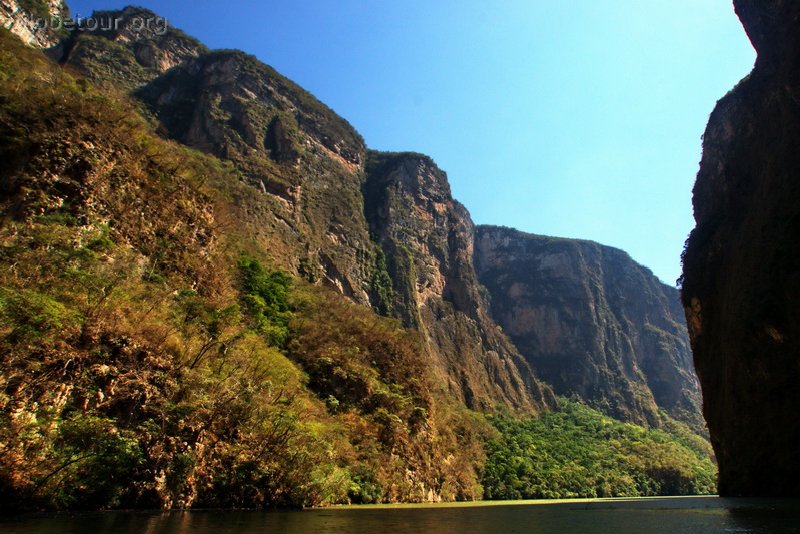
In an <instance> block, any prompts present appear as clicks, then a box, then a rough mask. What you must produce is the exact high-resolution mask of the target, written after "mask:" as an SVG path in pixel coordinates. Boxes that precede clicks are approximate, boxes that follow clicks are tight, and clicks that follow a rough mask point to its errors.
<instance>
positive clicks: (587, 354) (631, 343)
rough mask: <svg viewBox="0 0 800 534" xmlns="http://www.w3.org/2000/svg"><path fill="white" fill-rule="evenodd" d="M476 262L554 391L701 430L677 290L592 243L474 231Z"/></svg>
mask: <svg viewBox="0 0 800 534" xmlns="http://www.w3.org/2000/svg"><path fill="white" fill-rule="evenodd" d="M476 235H477V237H476V243H475V265H476V269H477V272H478V276H479V278H480V280H481V282H482V283H483V284H484V286H486V288H487V290H488V292H489V295H490V298H491V313H492V317H493V318H494V319H495V321H497V323H498V324H500V325H501V326H502V327H503V330H504V331H505V332H506V333H507V334H508V336H509V337H510V338H511V340H512V341H513V342H514V344H515V345H516V346H517V347H518V348H519V350H520V352H521V353H522V355H523V356H524V357H525V359H526V360H527V361H528V363H529V364H530V365H531V367H532V368H533V370H534V372H535V373H536V374H537V376H539V377H540V378H541V379H542V380H544V381H545V382H547V383H549V384H551V385H552V386H553V389H554V390H555V392H556V393H558V394H560V395H566V396H573V395H574V396H578V397H579V398H581V399H583V400H584V401H586V402H588V403H589V404H590V405H592V406H593V407H595V408H598V409H600V410H602V411H604V412H605V413H607V414H609V415H611V416H614V417H617V418H619V419H622V420H625V421H631V422H634V423H639V424H646V425H651V426H659V425H660V416H659V413H658V411H659V408H661V409H664V410H665V411H666V412H667V413H668V414H670V415H671V416H673V417H675V418H677V419H680V420H683V421H685V422H687V423H689V424H690V425H691V426H692V427H693V428H694V429H695V430H697V431H701V432H702V429H703V422H702V417H701V415H700V392H699V385H698V383H697V379H696V377H695V375H694V372H693V370H692V361H691V353H690V350H689V340H688V336H687V334H686V324H685V323H684V320H683V314H682V310H681V308H680V299H679V296H678V292H677V290H676V289H675V288H673V287H669V286H667V285H665V284H663V283H661V282H660V281H659V280H658V279H657V278H656V277H655V276H653V274H652V273H651V272H650V271H649V270H648V269H646V268H645V267H642V266H641V265H639V264H637V263H636V262H634V261H633V260H632V259H631V258H630V256H628V255H627V254H626V253H625V252H623V251H621V250H618V249H615V248H611V247H606V246H603V245H599V244H597V243H594V242H591V241H581V240H576V239H561V238H554V237H546V236H540V235H532V234H526V233H524V232H520V231H517V230H513V229H510V228H499V227H493V226H478V229H477V234H476Z"/></svg>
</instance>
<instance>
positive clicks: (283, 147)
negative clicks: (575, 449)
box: [63, 8, 553, 412]
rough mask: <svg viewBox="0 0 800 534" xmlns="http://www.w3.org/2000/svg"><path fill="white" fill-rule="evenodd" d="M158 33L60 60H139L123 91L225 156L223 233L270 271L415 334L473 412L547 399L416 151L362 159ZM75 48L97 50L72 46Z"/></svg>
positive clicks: (296, 91)
mask: <svg viewBox="0 0 800 534" xmlns="http://www.w3.org/2000/svg"><path fill="white" fill-rule="evenodd" d="M134 14H136V16H143V15H142V12H141V10H132V9H131V8H127V9H126V10H124V11H122V12H106V13H104V14H103V15H102V16H104V17H111V18H113V19H122V20H127V19H128V18H130V17H131V16H134ZM145 14H146V13H145ZM95 16H96V17H100V15H98V14H95ZM147 16H153V15H152V14H150V15H147ZM170 31H171V32H173V33H174V34H175V35H178V36H181V38H182V39H183V40H182V41H180V42H181V43H184V44H183V45H181V46H178V47H176V45H175V44H174V43H175V39H167V38H166V37H162V38H161V40H158V39H154V37H153V36H152V35H149V34H140V33H135V32H130V31H120V32H116V33H114V32H105V33H101V34H97V35H91V36H88V37H86V36H80V37H79V40H78V41H76V43H77V44H75V45H73V46H71V48H69V49H68V51H67V52H66V53H65V54H64V56H63V61H65V62H67V63H69V64H70V65H72V66H74V67H76V68H78V69H79V70H81V71H82V72H84V73H85V74H86V75H88V76H89V77H91V78H92V79H94V80H96V81H100V82H103V81H115V80H116V79H117V78H115V76H117V75H114V74H111V75H106V74H105V73H106V71H107V70H108V68H107V65H106V61H108V64H109V65H116V63H118V58H117V57H116V56H115V54H121V55H123V56H125V57H126V58H127V61H128V64H133V63H135V64H136V65H139V67H143V69H138V70H137V69H132V70H131V72H133V73H134V75H126V76H125V80H126V83H127V85H124V86H125V87H127V88H128V89H130V90H131V92H132V94H133V95H135V96H136V97H138V98H139V99H141V100H142V101H143V102H144V103H145V104H146V105H147V106H148V107H149V109H150V110H151V111H152V113H153V114H154V115H155V116H156V117H157V118H158V120H159V121H160V123H161V125H162V127H163V133H164V134H165V135H167V136H169V137H171V138H172V139H175V140H177V141H179V142H181V143H184V144H186V145H188V146H190V147H192V148H196V149H199V150H202V151H204V152H207V153H210V154H213V155H215V156H217V157H219V158H221V159H223V160H226V161H228V162H230V164H232V166H233V167H234V168H235V169H236V171H237V172H238V173H239V174H240V175H241V177H242V180H243V181H245V182H246V183H248V184H250V185H251V186H252V189H251V191H250V193H251V194H249V195H246V196H241V197H239V198H236V199H234V203H233V204H234V205H235V206H236V208H237V210H238V213H239V220H240V225H239V228H237V229H235V230H234V231H239V232H241V233H242V234H243V235H245V236H247V239H250V240H253V241H254V242H256V243H258V244H260V245H261V246H264V247H265V248H267V249H268V250H269V251H270V253H271V254H272V256H273V257H274V258H275V261H276V262H277V263H278V265H280V266H281V267H282V268H284V269H286V270H288V271H290V272H292V273H296V274H299V275H302V276H304V277H306V278H307V279H309V280H311V281H313V282H319V283H322V284H324V285H327V286H330V287H333V288H335V289H336V290H337V291H339V292H340V293H342V294H344V295H345V296H347V297H349V298H351V299H352V300H354V301H356V302H358V303H361V304H365V305H370V306H371V307H373V308H374V309H375V310H377V311H379V312H380V313H383V314H385V315H390V316H397V317H398V318H401V319H402V320H403V321H404V322H405V324H406V325H408V326H413V327H414V328H417V329H419V330H420V331H421V332H422V333H423V337H424V339H425V340H426V342H427V346H426V350H427V351H428V352H429V353H430V354H429V355H430V357H431V358H432V361H433V362H434V364H435V368H436V372H437V375H438V377H439V379H440V381H439V382H440V384H441V386H442V387H443V388H445V389H447V390H448V391H450V392H451V393H453V394H454V395H455V396H456V398H459V399H461V400H462V401H463V402H464V403H465V404H466V405H468V406H470V407H474V408H478V409H489V408H492V407H495V406H507V407H511V408H513V409H521V410H523V411H527V412H533V411H536V410H537V409H539V408H542V407H544V406H546V405H549V404H552V401H553V399H552V393H551V392H550V390H549V389H548V388H544V387H542V386H541V385H540V384H539V382H538V381H537V380H536V378H535V377H534V376H533V374H532V373H531V371H530V369H529V368H528V366H527V364H526V363H525V362H524V360H523V359H522V358H521V357H520V356H519V353H518V352H517V351H516V349H515V348H514V347H513V345H512V344H511V343H510V342H509V340H508V339H507V338H506V337H505V336H504V335H503V334H502V333H501V332H499V331H498V329H497V327H496V325H495V323H494V322H493V321H492V320H491V319H490V318H489V317H488V315H487V313H486V305H485V303H484V301H483V300H482V297H481V295H480V291H479V284H478V282H477V278H476V276H475V273H474V269H473V267H472V249H471V247H472V239H473V227H472V222H471V221H470V219H469V214H468V213H467V211H466V210H465V209H464V208H463V206H461V205H460V204H458V203H456V202H455V201H454V200H453V199H452V197H451V195H450V189H449V185H448V183H447V179H446V177H445V175H444V173H443V172H442V171H441V170H439V169H438V168H437V167H436V166H435V165H434V164H433V162H432V161H431V160H430V159H429V158H426V157H419V156H407V155H392V154H388V155H385V154H380V153H377V152H370V153H369V156H368V155H367V154H368V152H367V149H366V146H365V144H364V141H363V139H362V138H361V136H360V135H359V134H358V132H356V131H355V130H354V129H353V127H352V126H351V125H350V124H348V123H347V121H345V120H344V119H343V118H341V117H339V116H338V115H337V114H336V113H334V112H333V111H332V110H331V109H329V108H328V107H327V106H325V105H324V104H323V103H321V102H319V101H318V100H317V99H316V98H314V97H313V96H312V95H310V94H309V93H308V92H306V91H305V90H303V89H302V88H301V87H299V86H298V85H296V84H295V83H293V82H292V81H290V80H288V79H286V78H285V77H283V76H282V75H280V74H279V73H278V72H276V71H275V70H274V69H272V68H271V67H269V66H267V65H264V64H263V63H261V62H259V61H258V60H257V59H256V58H254V57H252V56H249V55H247V54H244V53H242V52H238V51H212V52H207V51H205V50H204V49H202V48H200V47H199V45H197V46H195V45H192V46H189V44H187V43H191V42H192V41H189V40H188V39H190V38H185V37H183V34H180V33H178V32H177V30H174V29H173V30H170ZM89 44H91V46H92V47H93V48H92V50H96V51H99V53H96V54H93V55H87V54H86V53H83V54H81V53H80V51H81V47H84V48H85V47H87V46H88V45H89ZM144 45H147V46H150V47H151V49H150V52H149V53H148V54H149V56H148V57H150V56H153V57H170V58H174V59H173V60H171V61H169V62H167V64H165V67H167V69H166V70H164V71H163V72H161V70H159V68H154V67H150V66H148V64H142V61H141V58H140V57H139V55H137V53H136V51H137V50H139V48H140V47H141V46H144ZM175 50H178V52H177V53H176V52H175ZM184 50H191V52H192V53H184V52H182V51H184ZM195 52H196V54H195ZM87 58H88V59H87ZM144 67H146V68H144ZM365 197H366V198H365Z"/></svg>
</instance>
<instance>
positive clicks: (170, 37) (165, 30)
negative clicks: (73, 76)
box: [52, 7, 208, 90]
mask: <svg viewBox="0 0 800 534" xmlns="http://www.w3.org/2000/svg"><path fill="white" fill-rule="evenodd" d="M79 22H80V25H79V27H78V29H77V30H76V31H74V32H73V33H72V35H71V36H70V38H69V39H67V40H65V41H64V42H63V43H62V44H61V45H60V46H58V47H56V48H55V49H54V50H53V51H52V55H53V56H54V57H56V58H57V59H60V60H61V61H62V62H66V63H70V64H71V65H74V66H75V67H77V68H78V69H79V70H80V71H81V72H83V74H84V75H86V76H87V77H88V78H90V79H91V80H93V81H95V82H105V83H113V84H114V86H115V87H118V88H120V89H124V90H132V89H134V88H137V87H139V86H141V85H142V84H145V83H147V82H149V81H151V80H153V79H154V78H156V77H157V76H159V75H160V74H161V73H163V72H166V71H167V70H169V69H171V68H172V67H175V66H177V65H180V64H181V63H183V62H185V61H187V60H189V59H192V58H196V57H197V56H199V55H200V54H202V53H205V52H207V51H208V50H207V49H206V47H205V46H203V45H202V44H201V43H200V42H199V41H198V40H197V39H194V38H192V37H189V36H188V35H186V34H184V33H183V32H181V31H180V30H177V29H175V28H172V27H171V26H170V25H169V22H168V21H167V20H166V19H164V18H163V17H160V16H158V15H156V14H155V13H153V12H152V11H148V10H146V9H142V8H137V7H126V8H125V9H123V10H121V11H95V12H94V13H92V16H91V17H89V18H88V19H83V20H81V21H79Z"/></svg>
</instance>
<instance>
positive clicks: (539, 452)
mask: <svg viewBox="0 0 800 534" xmlns="http://www.w3.org/2000/svg"><path fill="white" fill-rule="evenodd" d="M559 404H560V409H559V411H556V412H550V413H545V414H543V415H542V416H541V417H540V418H538V419H533V420H527V421H526V420H516V419H513V418H511V417H508V416H493V417H490V421H491V422H492V424H493V425H494V426H495V428H497V430H498V431H499V432H500V436H499V437H498V438H496V439H494V440H491V441H490V442H489V444H488V456H489V458H488V461H487V463H486V470H485V472H484V475H483V485H484V495H485V497H486V498H487V499H541V498H547V499H549V498H568V497H633V496H647V495H693V494H712V493H715V491H716V467H715V465H714V463H713V461H712V458H711V451H710V447H709V446H708V444H707V443H705V442H703V441H702V440H700V439H699V438H697V437H696V436H694V438H693V437H692V434H691V432H690V431H689V430H688V429H687V428H686V427H685V425H684V426H681V425H680V424H679V423H672V426H671V431H672V432H673V433H666V432H663V431H659V430H651V429H646V428H643V427H639V426H636V425H632V424H627V423H621V422H619V421H616V420H614V419H611V418H609V417H606V416H604V415H602V414H601V413H600V412H597V411H595V410H592V409H591V408H588V407H586V406H584V405H582V404H578V403H575V402H570V401H568V400H565V399H561V400H560V401H559Z"/></svg>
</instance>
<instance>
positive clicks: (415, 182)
mask: <svg viewBox="0 0 800 534" xmlns="http://www.w3.org/2000/svg"><path fill="white" fill-rule="evenodd" d="M364 196H365V209H366V214H367V219H368V221H369V225H370V231H371V233H372V235H373V237H374V238H375V239H376V240H377V242H378V243H379V245H380V246H381V249H382V250H383V252H384V253H385V254H386V257H387V264H388V265H387V268H388V274H389V275H390V277H391V280H392V282H393V285H392V289H393V297H394V298H393V299H392V302H391V307H392V309H393V310H394V311H395V313H396V314H397V315H398V316H399V317H400V318H402V320H403V321H404V323H405V324H406V325H409V326H413V327H416V328H419V329H420V330H421V331H423V333H424V334H425V338H426V339H427V340H428V343H429V347H430V350H431V351H432V352H433V353H434V354H435V355H436V356H437V360H438V362H439V367H440V369H439V371H440V374H441V377H442V379H443V380H444V381H445V383H447V384H448V389H449V390H451V391H455V392H460V393H461V396H462V398H463V400H464V401H465V402H466V404H467V405H468V406H471V407H475V408H480V409H486V408H490V407H492V406H494V405H497V404H498V403H501V404H509V405H512V406H513V405H519V404H520V403H522V402H523V401H524V400H525V398H526V396H527V395H526V391H530V392H531V393H533V398H534V399H536V400H537V401H539V402H541V401H542V400H543V399H544V402H545V403H546V404H549V405H553V404H554V403H553V398H552V393H551V392H550V390H549V388H547V387H543V386H542V385H541V384H539V382H538V381H537V380H536V378H535V377H534V375H533V373H531V371H530V368H529V367H528V365H527V364H526V363H525V361H524V360H523V359H522V358H521V357H520V355H519V353H518V352H517V350H516V348H515V347H514V346H513V345H512V344H511V343H510V342H509V340H508V339H507V338H506V336H505V335H504V334H502V332H500V331H499V329H498V328H497V326H496V324H495V323H494V322H493V321H492V320H491V319H490V317H489V315H488V309H487V306H486V301H485V300H484V298H483V296H482V295H481V292H480V284H479V283H478V279H477V276H476V274H475V269H474V266H473V259H472V251H473V243H474V233H475V228H474V225H473V224H472V220H471V218H470V216H469V212H467V210H466V209H465V208H464V206H462V205H461V204H459V203H458V202H456V201H455V200H453V197H452V196H451V194H450V185H449V184H448V182H447V177H446V175H445V174H444V172H442V171H441V170H440V169H439V168H438V167H437V166H436V165H435V164H434V162H433V161H432V160H431V159H430V158H429V157H427V156H423V155H420V154H411V153H400V154H387V153H379V152H370V153H369V156H368V165H367V180H366V182H365V184H364ZM523 405H524V404H523Z"/></svg>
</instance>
